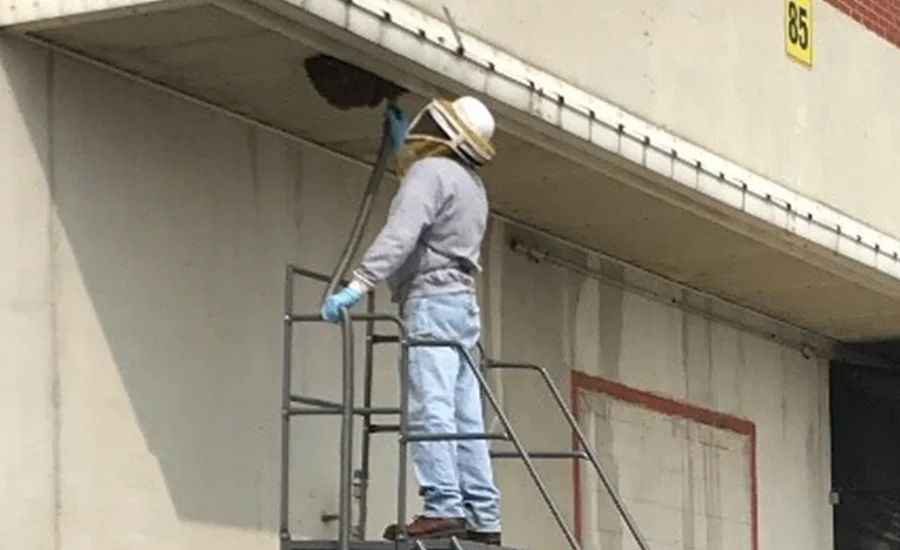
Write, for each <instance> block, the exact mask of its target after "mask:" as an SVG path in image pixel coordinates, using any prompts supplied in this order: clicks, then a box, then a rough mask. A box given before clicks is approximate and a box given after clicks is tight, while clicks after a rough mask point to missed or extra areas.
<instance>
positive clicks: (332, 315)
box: [320, 286, 362, 323]
mask: <svg viewBox="0 0 900 550" xmlns="http://www.w3.org/2000/svg"><path fill="white" fill-rule="evenodd" d="M361 297H362V293H360V292H359V291H358V290H355V289H352V288H350V287H349V286H347V287H344V288H343V289H341V290H339V291H337V292H335V293H334V294H332V295H331V296H329V297H328V298H326V299H325V303H324V304H322V311H321V312H320V313H321V315H322V319H325V320H326V321H328V322H329V323H337V322H338V321H340V320H341V308H348V309H349V308H351V307H353V306H354V305H356V302H358V301H359V299H360V298H361Z"/></svg>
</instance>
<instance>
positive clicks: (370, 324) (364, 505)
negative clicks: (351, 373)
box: [356, 291, 375, 539]
mask: <svg viewBox="0 0 900 550" xmlns="http://www.w3.org/2000/svg"><path fill="white" fill-rule="evenodd" d="M366 314H368V315H370V316H371V315H374V314H375V293H374V292H373V291H369V293H368V294H367V295H366ZM374 337H375V321H374V320H372V319H371V318H369V319H366V357H365V373H364V375H363V380H364V381H363V407H364V408H366V409H371V408H372V384H373V376H374V374H373V367H374V358H373V357H372V354H373V352H374V349H375V342H374ZM362 416H363V431H362V443H361V445H362V449H361V452H360V455H361V457H360V461H361V464H360V467H359V472H360V473H359V523H358V531H357V533H356V536H357V537H358V538H360V539H364V538H365V537H366V523H367V520H368V514H369V472H370V468H369V458H370V449H371V444H372V415H371V414H369V413H365V414H363V415H362Z"/></svg>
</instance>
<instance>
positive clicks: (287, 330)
mask: <svg viewBox="0 0 900 550" xmlns="http://www.w3.org/2000/svg"><path fill="white" fill-rule="evenodd" d="M293 309H294V270H293V267H292V266H288V267H287V269H286V270H285V281H284V336H283V346H284V350H283V352H282V373H281V495H280V506H279V521H278V537H279V539H280V540H281V543H282V546H283V545H284V543H285V542H286V541H289V540H290V538H291V534H290V529H289V527H288V516H289V506H290V499H289V486H290V453H291V442H290V437H291V417H290V412H289V411H290V407H291V355H292V350H293V336H294V332H293V331H294V325H293V322H292V319H291V314H292V312H293Z"/></svg>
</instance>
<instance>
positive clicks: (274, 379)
mask: <svg viewBox="0 0 900 550" xmlns="http://www.w3.org/2000/svg"><path fill="white" fill-rule="evenodd" d="M0 63H2V66H3V68H4V70H5V71H6V73H7V74H8V75H9V77H10V83H11V86H12V93H13V94H14V100H15V101H16V102H17V104H18V108H19V111H20V113H21V116H22V117H24V120H25V122H26V124H27V126H28V131H29V132H30V135H31V139H32V143H33V145H34V147H35V148H36V149H37V150H38V151H39V152H40V156H41V158H40V161H41V163H42V165H43V169H44V173H45V176H46V180H47V182H49V183H48V184H49V185H50V186H51V190H52V197H53V203H54V206H55V208H56V209H57V215H58V220H59V223H58V225H57V226H56V227H54V228H53V230H52V231H51V232H48V234H49V235H50V236H48V238H50V239H51V240H52V244H53V246H54V257H55V260H54V263H55V274H54V276H53V279H54V283H53V284H54V291H53V292H54V302H55V304H56V327H57V331H58V332H57V335H56V339H57V341H56V345H57V346H58V350H59V351H58V354H59V361H58V366H59V373H58V376H59V379H60V388H61V390H60V391H61V399H60V403H59V407H60V408H61V410H60V411H59V414H60V415H61V418H62V428H61V430H62V433H61V435H60V441H61V447H60V458H59V463H60V464H59V466H60V471H61V474H60V475H61V489H58V490H61V492H62V504H63V515H65V514H66V511H67V509H69V510H71V509H75V508H77V510H78V515H79V516H83V517H89V518H90V520H89V521H87V523H88V524H93V523H96V522H97V521H101V520H102V517H103V516H101V515H99V514H103V513H106V514H108V513H117V514H119V515H121V516H123V520H122V523H123V524H125V525H128V528H129V529H131V528H133V529H136V530H139V531H142V530H143V531H146V532H147V533H151V532H152V530H157V531H158V528H159V527H163V528H167V527H168V526H169V523H167V522H168V520H166V521H165V522H163V523H161V521H162V520H164V519H165V518H168V517H170V516H171V514H173V513H174V515H175V516H177V517H178V518H180V519H186V520H190V521H197V522H203V523H214V524H224V525H230V526H235V527H239V528H250V529H260V530H264V531H266V532H268V533H270V534H274V532H275V530H276V528H277V517H278V509H277V503H278V484H279V477H278V465H279V463H278V457H279V423H278V410H279V407H280V385H281V379H280V376H281V327H282V324H281V314H282V307H283V306H282V299H283V298H282V289H283V273H284V265H285V263H287V262H289V261H297V262H300V263H302V264H303V265H305V266H307V267H309V268H312V269H317V270H320V271H329V270H330V268H331V265H332V263H333V262H334V261H335V260H336V257H337V254H338V252H339V249H340V247H341V245H342V244H343V233H342V232H341V231H340V230H342V229H343V228H346V227H349V223H350V221H351V220H352V216H353V212H354V209H355V204H356V202H357V200H358V196H359V193H360V192H361V186H360V185H359V183H360V182H361V181H362V178H364V177H365V173H364V172H363V171H362V170H360V169H358V168H355V167H348V166H346V165H343V164H341V163H340V162H339V161H336V160H333V159H329V158H327V157H324V156H321V155H313V154H312V153H310V154H308V155H307V154H306V151H304V150H301V149H300V148H299V147H297V146H294V145H291V144H287V143H286V142H284V141H282V140H279V139H277V138H275V137H272V136H268V135H266V134H264V133H261V132H256V131H255V130H253V129H249V128H248V127H247V126H245V125H241V124H239V123H236V122H233V121H230V120H227V119H226V118H224V117H221V116H219V115H215V114H213V113H211V112H208V111H205V110H203V109H199V108H197V107H194V106H191V105H189V104H187V103H185V102H181V101H178V100H175V99H173V98H170V97H167V96H165V95H163V94H160V93H156V92H153V91H151V90H148V89H145V88H142V87H140V86H137V85H134V84H132V83H130V82H128V81H125V80H123V79H121V78H116V77H113V76H111V75H109V74H106V73H103V72H100V71H97V70H94V69H91V68H88V67H86V66H83V65H80V64H77V63H74V62H72V61H70V60H67V59H65V58H62V57H59V56H55V55H52V54H48V52H45V51H42V50H38V49H33V48H30V47H28V46H24V45H22V44H20V43H18V42H15V41H12V40H7V39H4V40H3V41H2V42H0ZM320 180H325V181H320ZM335 182H336V183H335ZM319 183H321V185H320V184H319ZM381 206H383V205H379V206H378V207H377V208H381ZM377 219H378V215H373V220H374V221H377ZM333 228H338V229H339V231H337V232H335V231H333ZM323 235H337V236H338V239H339V242H338V241H335V240H328V239H323V238H322V236H323ZM318 291H319V289H316V290H315V291H313V292H311V293H308V294H307V295H306V297H307V298H308V299H307V300H306V302H305V303H306V305H307V306H308V307H311V306H314V299H315V298H316V296H314V294H315V292H318ZM324 330H327V329H324ZM328 338H329V336H327V335H326V337H325V338H324V340H320V341H319V342H318V343H317V345H319V346H323V345H325V344H327V343H328ZM323 341H324V343H323ZM334 343H335V345H334V346H333V348H334V349H335V351H337V349H338V347H337V339H335V342H334ZM312 345H314V344H313V343H311V342H309V343H308V348H307V349H309V347H311V346H312ZM329 345H330V344H329ZM335 357H337V355H336V354H335ZM319 358H321V359H322V360H323V361H324V360H327V357H325V358H323V357H322V356H321V355H320V354H318V355H317V359H319ZM335 365H337V363H335ZM321 370H322V371H324V373H323V374H319V375H317V376H318V377H319V379H320V382H321V381H323V380H325V382H322V383H323V384H324V385H328V386H329V387H331V388H332V389H333V390H334V392H332V393H333V395H332V396H330V397H337V395H338V394H337V386H336V385H335V382H334V381H332V379H334V380H335V381H336V379H337V374H336V373H337V367H335V369H331V370H329V369H321ZM332 370H333V372H331V371H332ZM311 376H315V375H311ZM306 383H309V382H308V381H307V382H306ZM326 424H328V423H326ZM328 428H329V430H328V431H323V432H321V435H322V437H323V443H324V440H325V439H327V440H328V441H329V442H330V441H332V435H333V434H332V433H331V430H333V425H330V424H329V425H328ZM334 450H336V449H332V448H331V445H330V443H329V444H328V448H327V449H325V450H323V451H321V452H322V453H323V456H324V454H325V453H328V454H329V456H332V455H331V453H333V452H334ZM334 456H336V455H334ZM333 462H336V458H334V459H333ZM329 467H333V466H329ZM310 477H316V476H310ZM335 480H336V478H334V479H331V478H327V479H324V480H321V479H319V480H314V481H313V482H311V483H312V485H311V488H310V487H307V489H308V492H306V493H305V494H303V495H301V498H304V499H314V498H316V494H314V493H316V492H317V491H318V492H319V493H325V492H326V491H327V492H328V493H336V481H335ZM319 497H320V499H321V498H324V497H321V494H319ZM328 498H331V496H330V495H329V497H328ZM172 508H174V510H172ZM95 513H96V514H98V516H97V517H94V516H93V515H92V514H95ZM310 519H311V520H312V521H314V522H318V518H317V517H316V518H310ZM294 527H297V525H296V524H295V525H294ZM81 528H83V529H94V530H95V532H92V533H89V535H90V536H92V537H97V536H100V537H101V538H102V537H103V536H106V535H105V534H104V535H100V534H99V532H100V531H101V530H105V529H112V528H108V527H104V528H102V529H101V528H99V527H97V526H94V527H81ZM76 529H77V528H76ZM103 532H104V533H106V531H103ZM157 536H158V537H163V538H164V539H167V538H168V537H173V536H174V537H175V538H177V539H181V538H182V537H180V536H177V535H173V534H171V533H169V534H164V533H160V532H154V533H153V534H152V535H149V538H147V539H146V540H145V542H148V543H149V542H151V539H153V537H157ZM97 540H99V539H97ZM157 542H158V540H157Z"/></svg>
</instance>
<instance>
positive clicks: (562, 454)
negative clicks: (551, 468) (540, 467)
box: [491, 451, 587, 459]
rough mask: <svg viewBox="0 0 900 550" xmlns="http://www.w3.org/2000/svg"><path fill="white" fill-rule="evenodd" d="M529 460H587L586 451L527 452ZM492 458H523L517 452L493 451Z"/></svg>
mask: <svg viewBox="0 0 900 550" xmlns="http://www.w3.org/2000/svg"><path fill="white" fill-rule="evenodd" d="M525 452H526V453H528V457H529V458H546V459H556V458H581V459H587V453H585V452H584V451H525ZM491 458H521V455H520V454H519V453H517V452H516V451H491Z"/></svg>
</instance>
